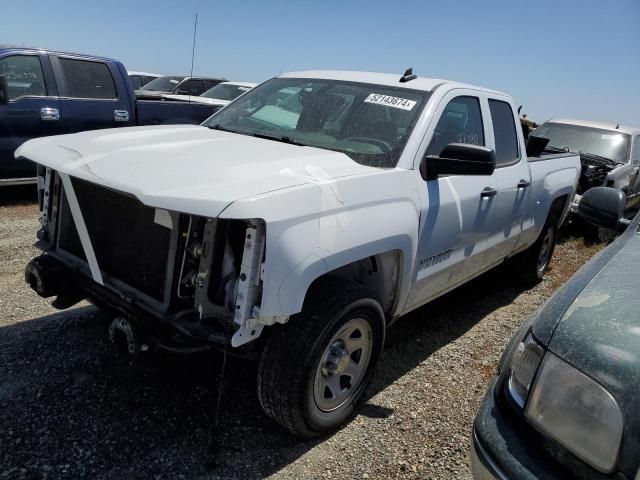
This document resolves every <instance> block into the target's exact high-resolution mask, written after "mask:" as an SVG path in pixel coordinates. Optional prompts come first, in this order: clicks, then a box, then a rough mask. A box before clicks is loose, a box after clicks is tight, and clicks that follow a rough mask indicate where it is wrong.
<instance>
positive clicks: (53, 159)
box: [16, 72, 580, 325]
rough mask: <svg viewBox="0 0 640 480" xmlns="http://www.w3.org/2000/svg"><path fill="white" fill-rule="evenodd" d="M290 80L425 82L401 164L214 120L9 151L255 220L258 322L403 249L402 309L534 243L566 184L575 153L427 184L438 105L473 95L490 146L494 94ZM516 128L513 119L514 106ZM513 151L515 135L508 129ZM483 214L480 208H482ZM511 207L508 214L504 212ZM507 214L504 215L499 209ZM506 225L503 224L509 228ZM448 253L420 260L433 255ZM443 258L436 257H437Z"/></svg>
mask: <svg viewBox="0 0 640 480" xmlns="http://www.w3.org/2000/svg"><path fill="white" fill-rule="evenodd" d="M287 76H291V77H307V78H331V79H338V80H350V81H359V82H366V83H379V84H383V85H394V86H398V85H401V86H402V87H406V88H415V89H421V90H427V91H431V92H432V93H431V96H430V98H429V101H428V102H427V104H426V106H425V108H424V110H423V111H422V113H421V115H420V118H419V119H418V121H417V123H416V126H415V128H414V131H413V132H412V134H411V135H410V137H409V139H408V141H407V145H406V147H405V149H404V151H403V153H402V155H401V157H400V160H399V163H398V167H397V168H393V169H379V168H373V167H367V166H363V165H360V164H358V163H356V162H354V161H352V160H351V159H350V158H349V157H348V156H347V155H345V154H342V153H337V152H332V151H328V150H321V149H317V148H311V147H300V146H295V145H289V144H285V143H279V142H274V141H270V140H265V139H258V138H254V137H249V136H245V135H239V134H232V133H227V132H222V131H216V130H210V129H208V128H205V127H199V126H158V127H133V128H121V129H117V130H102V131H96V132H86V133H79V134H75V135H66V136H59V137H49V138H41V139H37V140H31V141H29V142H27V143H26V144H24V145H23V146H22V147H20V148H19V149H18V150H17V152H16V156H18V157H19V156H24V157H26V158H29V159H31V160H33V161H35V162H38V163H40V164H43V165H45V166H47V167H50V168H52V169H54V170H58V171H60V172H63V173H66V174H68V175H70V176H74V177H78V178H82V179H84V180H87V181H90V182H94V183H97V184H100V185H103V186H106V187H109V188H113V189H116V190H120V191H123V192H128V193H131V194H133V195H135V196H136V197H137V198H138V199H140V201H141V202H143V203H144V204H146V205H149V206H152V207H157V208H163V209H166V210H172V211H178V212H184V213H191V214H196V215H203V216H207V217H221V218H231V219H262V220H264V222H265V224H266V235H267V238H266V262H265V265H264V275H263V293H262V301H261V305H260V319H259V321H261V322H262V323H264V324H265V325H269V324H271V323H273V321H274V318H278V319H282V318H286V317H288V316H290V315H293V314H295V313H297V312H299V311H300V310H301V308H302V304H303V301H304V298H305V295H306V293H307V289H308V287H309V285H311V283H312V282H313V281H314V280H315V279H317V278H318V277H319V276H321V275H323V274H325V273H327V272H330V271H333V270H335V269H337V268H339V267H342V266H344V265H348V264H350V263H352V262H355V261H358V260H361V259H366V258H368V257H370V256H372V255H376V254H380V253H384V252H397V253H398V254H399V255H398V258H399V259H400V269H399V282H398V288H397V292H396V297H395V298H396V301H395V304H394V307H393V310H392V311H391V312H389V315H390V316H398V315H401V314H403V313H405V312H407V311H409V310H411V309H413V308H416V307H417V306H419V305H421V304H423V303H425V302H427V301H429V300H431V299H432V298H434V297H436V296H438V295H441V294H442V293H444V292H446V291H448V290H450V289H452V288H454V287H455V286H457V285H460V284H461V283H464V282H466V281H468V280H469V279H470V278H473V277H474V276H476V275H478V274H479V273H481V272H483V271H485V270H487V269H489V268H491V267H492V266H494V265H496V264H497V263H499V262H501V261H502V260H503V259H504V258H505V257H507V256H509V255H511V254H514V253H516V252H517V251H520V250H523V249H524V248H526V247H528V246H529V245H531V244H532V243H533V242H534V241H535V239H536V238H537V236H538V234H539V233H540V231H541V229H542V226H543V224H544V222H545V220H546V216H547V214H548V211H549V208H550V206H551V203H552V202H553V200H554V199H557V198H559V197H560V196H562V195H567V201H566V205H563V208H564V210H563V212H564V211H566V209H567V208H568V205H569V201H568V200H569V199H570V198H571V197H572V196H573V193H574V192H575V187H576V182H577V178H578V174H579V169H580V161H579V158H578V157H576V156H566V157H564V158H560V159H558V160H554V161H539V162H533V163H529V162H528V161H527V158H526V155H525V154H524V153H521V158H520V159H519V162H518V164H517V168H516V169H514V170H513V171H511V172H507V171H506V170H505V171H504V172H501V171H499V170H496V173H495V174H494V175H492V176H475V177H473V176H466V177H463V176H450V177H442V178H439V179H436V180H431V181H429V182H425V181H424V180H423V179H422V177H421V176H420V174H419V172H418V165H419V163H420V159H421V158H422V157H423V156H424V152H425V149H426V148H427V145H428V143H429V141H430V140H431V137H432V135H433V131H434V128H435V125H436V123H437V120H438V118H439V115H440V112H441V111H442V109H443V108H444V105H446V103H447V101H448V99H450V98H453V97H455V96H457V95H474V96H477V97H478V98H479V99H480V101H481V104H482V111H483V120H484V125H485V127H484V128H485V130H486V131H485V139H486V142H485V143H486V146H488V147H490V148H494V137H493V131H492V125H491V120H490V116H488V103H487V101H488V99H489V98H495V99H500V100H503V101H506V102H508V103H509V104H510V105H511V108H512V110H513V111H514V112H515V111H516V108H515V107H514V103H513V101H512V99H511V98H510V97H508V96H506V95H504V94H501V93H499V92H494V91H492V90H487V89H483V88H478V87H473V86H469V85H463V84H458V83H455V82H447V81H445V80H434V79H424V78H418V79H416V80H414V81H411V82H408V83H405V84H398V78H399V75H388V74H369V73H362V72H300V73H291V74H287ZM514 121H515V122H516V125H517V121H518V119H517V116H515V114H514ZM517 135H518V142H519V147H520V151H521V152H524V151H525V147H524V140H523V138H522V132H521V130H520V129H519V128H518V129H517ZM527 175H528V176H529V178H530V179H531V186H530V187H529V189H528V191H527V193H526V196H525V197H524V200H523V198H519V199H518V201H519V202H520V203H521V205H519V207H518V208H517V209H513V206H512V205H511V204H510V203H509V202H513V201H514V198H516V195H515V194H514V193H513V192H511V194H509V195H511V196H509V195H507V194H504V195H502V197H504V198H505V199H506V200H500V199H501V198H502V197H501V191H500V192H499V193H498V194H497V196H496V197H494V200H495V204H494V206H497V205H499V203H498V201H503V202H506V203H504V205H502V207H500V209H494V210H492V208H493V207H492V206H491V204H489V205H488V202H487V203H483V202H485V200H481V199H480V191H481V190H482V188H484V187H485V186H489V185H493V186H495V187H497V188H498V189H499V188H500V184H501V182H502V183H504V185H505V187H504V189H505V191H508V190H514V189H515V187H516V184H515V183H514V185H513V186H512V185H511V183H513V182H517V179H519V178H520V176H525V177H526V176H527ZM483 209H485V210H486V212H485V213H486V218H484V219H483V218H481V217H482V214H483V213H482V210H483ZM512 211H513V212H515V213H513V214H512V213H511V212H512ZM504 212H507V213H506V214H505V213H504ZM505 231H507V232H509V233H508V234H504V232H505ZM443 250H444V251H449V250H450V251H451V254H450V256H449V257H448V258H446V259H445V260H443V261H442V262H440V263H438V264H437V265H434V266H433V267H429V268H428V269H425V268H421V267H420V265H421V261H422V260H424V259H425V258H428V257H430V256H433V255H434V254H438V253H439V252H442V251H443ZM443 258H444V257H443Z"/></svg>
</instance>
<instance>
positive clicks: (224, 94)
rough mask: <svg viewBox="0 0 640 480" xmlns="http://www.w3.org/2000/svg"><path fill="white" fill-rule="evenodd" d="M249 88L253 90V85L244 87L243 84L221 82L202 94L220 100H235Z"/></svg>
mask: <svg viewBox="0 0 640 480" xmlns="http://www.w3.org/2000/svg"><path fill="white" fill-rule="evenodd" d="M248 90H251V87H243V86H242V85H232V84H229V83H220V84H218V85H216V86H215V87H213V88H210V89H209V90H207V91H206V92H204V93H203V94H202V95H200V96H201V97H207V98H215V99H218V100H233V99H235V98H237V97H239V96H240V95H242V94H243V93H244V92H246V91H248Z"/></svg>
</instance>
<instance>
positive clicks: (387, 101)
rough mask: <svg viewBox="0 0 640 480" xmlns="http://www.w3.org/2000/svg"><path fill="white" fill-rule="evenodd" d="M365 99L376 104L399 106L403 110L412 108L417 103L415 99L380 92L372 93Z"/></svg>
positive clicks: (366, 101)
mask: <svg viewBox="0 0 640 480" xmlns="http://www.w3.org/2000/svg"><path fill="white" fill-rule="evenodd" d="M364 101H365V103H375V104H376V105H385V106H387V107H393V108H399V109H401V110H412V109H413V107H415V105H416V102H415V101H414V100H407V99H406V98H400V97H392V96H391V95H380V94H379V93H370V94H369V96H368V97H367V98H365V99H364Z"/></svg>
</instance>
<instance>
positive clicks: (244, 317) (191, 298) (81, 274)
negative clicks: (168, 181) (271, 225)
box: [25, 166, 266, 353]
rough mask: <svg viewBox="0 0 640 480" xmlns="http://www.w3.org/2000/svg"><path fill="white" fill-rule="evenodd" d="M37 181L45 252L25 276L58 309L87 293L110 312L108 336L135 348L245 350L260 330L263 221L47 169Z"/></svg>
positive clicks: (263, 240)
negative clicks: (198, 210)
mask: <svg viewBox="0 0 640 480" xmlns="http://www.w3.org/2000/svg"><path fill="white" fill-rule="evenodd" d="M38 184H39V200H40V210H41V223H42V228H41V230H40V231H39V232H38V238H39V241H38V243H37V244H36V245H37V246H38V247H39V248H41V249H42V250H43V253H42V254H41V255H40V256H39V257H36V258H34V259H33V260H32V261H31V262H30V263H29V264H28V265H27V267H26V271H25V279H26V281H27V283H28V284H29V285H30V286H31V287H32V288H33V289H34V290H35V291H36V292H37V293H38V294H39V295H41V296H43V297H54V296H55V297H56V299H55V300H54V302H53V305H54V306H55V307H57V308H67V307H69V306H71V305H73V304H75V303H77V302H78V301H80V300H82V299H85V298H86V299H88V300H90V301H91V302H93V303H95V304H96V305H98V306H101V307H104V308H106V309H108V310H110V311H112V312H113V313H114V314H115V315H116V320H115V321H114V323H113V324H112V327H111V329H110V334H111V336H112V338H114V337H117V336H119V337H122V338H125V339H126V345H127V347H128V348H127V349H128V350H129V352H130V353H137V352H133V351H131V350H132V348H133V350H138V349H139V348H141V349H142V350H145V349H147V348H149V347H151V348H157V349H163V350H169V351H176V352H192V351H197V350H202V349H207V348H210V347H211V346H212V345H225V344H227V343H230V344H231V345H233V346H241V345H244V344H246V343H247V342H249V341H251V340H253V339H255V338H257V337H258V336H259V335H260V333H261V330H262V327H263V326H264V325H263V324H262V323H260V322H259V321H258V317H259V312H260V301H261V295H262V278H261V272H262V270H263V268H262V267H263V263H264V260H265V259H264V255H265V235H266V227H265V224H264V222H263V221H262V220H259V219H247V220H234V219H220V218H207V217H203V216H197V215H191V214H186V213H180V212H174V211H169V210H164V209H159V208H153V207H149V206H147V205H144V204H143V203H141V202H140V201H139V200H138V199H137V198H135V197H134V196H132V195H129V194H126V193H123V192H119V191H116V190H112V189H109V188H106V187H103V186H100V185H97V184H94V183H90V182H87V181H84V180H80V179H78V178H74V177H69V176H68V175H66V174H64V173H58V172H55V171H53V170H51V169H49V168H45V167H41V166H40V167H38ZM132 345H133V347H132Z"/></svg>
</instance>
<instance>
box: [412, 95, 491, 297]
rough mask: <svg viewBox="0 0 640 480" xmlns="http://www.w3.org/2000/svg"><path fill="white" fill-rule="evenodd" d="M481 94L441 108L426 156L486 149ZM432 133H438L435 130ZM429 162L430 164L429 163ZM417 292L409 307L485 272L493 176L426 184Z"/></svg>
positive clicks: (449, 99)
mask: <svg viewBox="0 0 640 480" xmlns="http://www.w3.org/2000/svg"><path fill="white" fill-rule="evenodd" d="M482 95H484V94H483V93H482V92H476V91H474V90H466V89H455V90H453V91H451V92H449V93H448V94H447V95H445V96H444V98H443V99H442V100H441V102H440V104H439V105H438V107H437V109H436V112H435V115H434V118H437V119H438V121H437V123H436V125H435V128H434V127H430V128H429V129H428V131H427V135H426V137H427V139H429V143H428V146H427V148H426V151H423V152H424V153H422V154H421V155H420V156H424V155H440V153H441V152H442V150H443V148H444V147H445V146H447V145H448V144H449V143H469V144H473V145H487V138H488V131H487V123H486V121H484V120H483V114H482V107H481V99H482V98H483V97H482ZM432 129H433V130H432ZM427 161H428V160H427ZM423 183H424V186H423V188H425V189H426V192H427V194H426V198H425V201H424V204H423V205H422V208H421V215H420V230H419V240H418V254H417V258H416V265H415V270H414V272H415V273H414V288H413V289H412V292H411V294H410V298H409V303H408V306H409V307H411V306H415V305H419V304H421V303H425V302H427V301H429V300H430V299H431V298H433V297H435V296H437V295H439V294H441V293H442V292H444V291H446V290H449V289H451V288H453V287H454V286H456V285H458V284H460V283H462V282H464V281H465V280H467V279H469V278H470V277H473V276H474V275H477V274H478V273H479V272H481V271H482V270H484V268H485V266H486V263H487V261H486V258H485V257H486V250H487V238H488V236H489V232H490V230H489V223H488V219H489V216H490V215H491V212H492V210H493V208H494V206H495V196H496V193H497V184H496V181H495V178H494V177H493V176H472V175H447V176H440V177H439V178H437V179H434V180H429V181H423Z"/></svg>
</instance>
